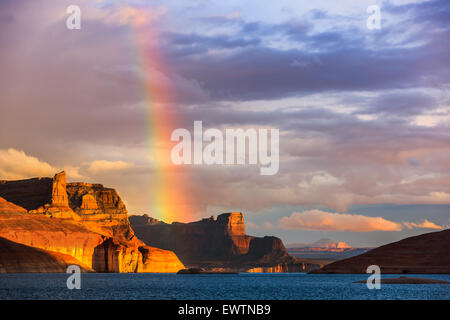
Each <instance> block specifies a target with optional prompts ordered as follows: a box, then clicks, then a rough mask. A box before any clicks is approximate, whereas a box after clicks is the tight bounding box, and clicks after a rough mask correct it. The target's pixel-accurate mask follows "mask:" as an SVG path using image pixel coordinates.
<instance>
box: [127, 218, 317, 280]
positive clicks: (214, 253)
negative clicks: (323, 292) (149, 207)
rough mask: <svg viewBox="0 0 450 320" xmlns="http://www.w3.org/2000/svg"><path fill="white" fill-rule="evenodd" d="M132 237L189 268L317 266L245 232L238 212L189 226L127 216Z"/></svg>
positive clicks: (248, 269) (275, 240) (273, 242)
mask: <svg viewBox="0 0 450 320" xmlns="http://www.w3.org/2000/svg"><path fill="white" fill-rule="evenodd" d="M129 220H130V223H131V226H132V228H133V230H134V231H135V233H136V235H137V236H138V237H139V238H140V239H142V240H143V241H144V242H145V243H146V244H147V245H151V246H156V247H159V248H163V249H166V250H171V251H173V252H175V253H176V255H177V256H178V257H180V259H181V261H183V263H184V264H185V265H186V266H188V267H189V268H202V269H204V270H207V271H219V272H220V271H222V272H233V271H235V272H305V271H310V270H312V269H315V268H319V267H320V266H319V265H316V264H311V263H304V262H302V261H300V260H298V259H297V258H295V257H292V256H291V255H289V254H288V253H287V251H286V248H285V247H284V245H283V242H282V241H281V240H280V239H279V238H276V237H269V236H266V237H253V236H249V235H247V234H246V233H245V224H244V216H243V214H242V213H241V212H232V213H224V214H221V215H219V216H217V219H216V218H215V217H210V218H207V219H203V220H200V221H196V222H191V223H179V222H173V223H171V224H167V223H164V222H162V221H158V220H157V219H154V218H152V217H149V216H148V215H142V216H130V217H129Z"/></svg>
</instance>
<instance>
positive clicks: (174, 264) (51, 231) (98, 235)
mask: <svg viewBox="0 0 450 320" xmlns="http://www.w3.org/2000/svg"><path fill="white" fill-rule="evenodd" d="M0 237H3V238H5V239H7V240H9V241H13V242H14V243H16V244H22V245H25V246H28V247H33V248H38V249H41V250H44V251H46V252H47V253H50V254H51V255H52V254H53V255H54V256H56V255H58V254H59V255H60V256H59V257H61V255H67V256H70V257H72V258H73V259H76V261H79V262H80V263H81V264H82V265H84V266H85V267H86V269H92V270H94V271H97V272H177V271H178V270H180V269H182V268H184V265H183V264H182V263H181V262H180V260H179V259H178V258H177V256H176V255H175V254H174V253H173V252H171V251H167V250H161V249H157V248H152V247H149V246H147V245H145V244H144V243H143V242H141V241H140V240H139V239H137V238H136V236H135V235H134V232H133V230H132V229H131V227H130V225H129V222H128V216H127V211H126V208H125V205H124V204H123V202H122V200H121V199H120V197H119V195H118V194H117V193H116V191H115V190H114V189H109V188H104V187H103V186H102V185H100V184H87V183H68V184H66V177H65V173H64V172H62V173H59V174H57V175H55V177H54V178H53V179H52V178H35V179H28V180H19V181H0ZM4 254H5V253H4V252H2V250H0V255H4ZM26 257H31V255H24V257H23V259H22V260H23V261H22V269H23V270H26V269H27V268H26V267H25V266H27V265H28V266H30V265H33V264H30V261H27V259H28V258H26ZM30 259H31V258H30ZM3 261H4V262H3V269H4V270H10V269H13V267H12V266H9V267H8V266H5V263H6V262H7V261H8V259H6V260H5V259H3ZM34 265H35V264H34ZM19 269H20V268H19ZM22 269H20V270H22ZM50 269H51V268H50ZM48 270H49V269H48V268H44V267H43V269H42V272H47V271H48ZM30 272H36V270H35V269H31V270H30Z"/></svg>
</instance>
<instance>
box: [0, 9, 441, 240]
mask: <svg viewBox="0 0 450 320" xmlns="http://www.w3.org/2000/svg"><path fill="white" fill-rule="evenodd" d="M343 3H345V4H343ZM71 4H75V5H78V6H79V7H80V9H81V29H80V30H69V29H68V28H67V27H66V19H67V18H68V16H69V14H67V13H66V8H67V7H68V6H69V5H71ZM370 5H377V6H379V8H380V10H381V11H380V12H381V28H380V29H368V28H367V25H366V21H367V19H368V18H369V16H370V13H368V12H367V8H368V7H369V6H370ZM448 21H450V5H449V3H448V1H445V0H443V1H440V0H436V1H431V0H430V1H411V0H390V1H376V0H370V1H366V0H347V1H345V2H342V1H339V2H338V1H324V0H316V1H298V0H291V1H288V0H280V1H266V0H264V1H261V0H258V1H257V0H254V1H253V0H249V1H233V0H232V1H215V0H210V1H207V0H189V1H188V0H184V1H180V0H164V1H162V0H161V1H159V0H154V1H143V0H142V1H139V0H134V1H132V0H130V1H125V0H121V1H107V0H103V1H102V0H97V1H87V0H71V1H65V0H59V1H43V0H42V1H40V0H34V1H28V0H0V47H1V50H0V70H1V73H0V90H1V92H0V93H1V94H0V179H21V178H28V177H35V176H51V175H53V174H54V173H55V172H56V171H58V170H62V169H64V170H66V172H67V174H68V179H69V181H89V182H100V183H103V184H104V185H106V186H109V187H114V188H116V189H117V190H118V191H119V193H120V195H121V196H122V198H123V199H124V201H125V203H126V204H127V208H128V210H129V213H130V214H142V213H148V214H150V215H154V216H156V217H158V218H167V217H163V216H161V215H160V214H158V213H156V214H152V212H153V213H154V212H155V211H154V208H155V203H154V201H155V199H156V198H155V196H154V195H155V194H156V193H158V190H160V188H162V185H164V188H169V189H171V190H183V191H182V192H181V191H180V192H178V194H173V193H172V195H171V197H170V201H171V203H162V204H159V205H160V207H161V206H163V207H164V206H172V207H173V208H176V209H177V210H176V211H177V212H179V214H178V215H177V216H174V217H172V218H173V219H175V220H179V221H191V220H194V219H198V218H201V217H205V216H210V215H217V214H218V213H221V212H227V211H231V210H238V211H242V212H244V214H245V218H246V221H247V231H248V233H250V234H254V235H265V234H270V235H277V236H279V237H281V238H282V239H283V240H284V241H285V242H287V243H291V242H313V241H315V240H317V239H319V238H321V237H330V238H332V239H335V240H338V241H346V242H348V243H349V244H350V245H353V246H374V245H379V244H384V243H387V242H391V241H395V240H399V239H401V238H404V237H406V236H410V235H415V234H420V233H424V232H430V231H434V230H440V229H442V228H447V227H448V225H450V160H449V159H450V93H449V88H450V72H449V71H450V68H449V62H448V61H449V57H450V43H449V42H450V29H449V27H450V26H449V23H448ZM155 110H159V111H155ZM161 113H163V114H164V116H161ZM194 120H201V121H203V126H204V127H205V128H218V129H220V130H225V129H226V128H255V129H258V128H276V129H279V130H280V169H279V172H278V174H276V175H273V176H261V175H260V174H259V173H260V171H259V167H258V166H250V165H243V166H242V165H234V166H220V165H212V166H208V165H197V166H181V167H179V168H178V167H177V168H172V167H161V166H158V160H157V158H156V157H155V153H156V154H159V155H161V154H164V152H159V151H161V150H168V149H169V147H170V146H171V141H170V139H169V138H168V137H167V136H165V135H164V134H157V132H160V133H161V132H163V133H167V132H171V130H173V129H176V128H177V127H181V128H187V129H189V130H191V129H192V128H193V122H194ZM158 128H159V130H156V129H158ZM179 186H181V187H182V188H181V187H180V188H179ZM181 193H182V194H181Z"/></svg>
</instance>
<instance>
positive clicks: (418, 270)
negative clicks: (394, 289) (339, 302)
mask: <svg viewBox="0 0 450 320" xmlns="http://www.w3.org/2000/svg"><path fill="white" fill-rule="evenodd" d="M449 252H450V229H447V230H443V231H438V232H430V233H425V234H422V235H419V236H415V237H409V238H406V239H403V240H401V241H397V242H393V243H390V244H387V245H384V246H381V247H378V248H376V249H372V250H370V251H368V252H366V253H364V254H361V255H359V256H355V257H352V258H348V259H344V260H339V261H336V262H333V263H331V264H328V265H326V266H324V267H323V268H322V269H320V270H315V271H314V273H366V269H367V267H368V266H370V265H378V266H379V267H380V269H381V272H382V273H415V274H427V273H450V255H449Z"/></svg>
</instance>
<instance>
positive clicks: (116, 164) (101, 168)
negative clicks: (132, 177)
mask: <svg viewBox="0 0 450 320" xmlns="http://www.w3.org/2000/svg"><path fill="white" fill-rule="evenodd" d="M133 166H134V164H133V163H132V162H125V161H108V160H95V161H93V162H92V163H91V164H90V166H89V168H88V171H89V172H90V173H92V174H98V173H104V172H113V171H121V170H124V169H128V168H131V167H133Z"/></svg>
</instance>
